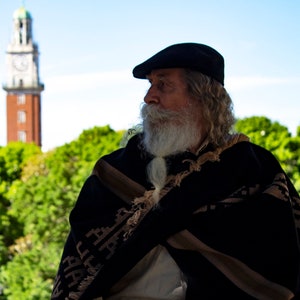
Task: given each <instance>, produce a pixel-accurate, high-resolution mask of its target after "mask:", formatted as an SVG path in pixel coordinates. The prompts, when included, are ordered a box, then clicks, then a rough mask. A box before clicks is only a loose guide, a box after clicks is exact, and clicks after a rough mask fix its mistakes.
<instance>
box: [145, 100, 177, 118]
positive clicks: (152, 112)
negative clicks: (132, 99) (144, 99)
mask: <svg viewBox="0 0 300 300" xmlns="http://www.w3.org/2000/svg"><path fill="white" fill-rule="evenodd" d="M141 117H142V119H143V120H144V121H150V122H162V121H170V120H174V119H177V118H180V117H182V112H178V111H173V110H169V109H164V108H161V107H159V106H158V105H156V104H144V105H143V107H142V109H141Z"/></svg>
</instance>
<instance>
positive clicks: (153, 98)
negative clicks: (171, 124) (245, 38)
mask: <svg viewBox="0 0 300 300" xmlns="http://www.w3.org/2000/svg"><path fill="white" fill-rule="evenodd" d="M183 74H184V70H183V69H180V68H174V69H158V70H153V71H152V72H151V73H150V74H149V75H148V76H147V78H148V80H149V82H150V84H151V86H150V88H149V90H148V92H147V94H146V96H145V98H144V101H145V102H146V104H154V105H158V106H159V107H160V108H162V109H167V110H173V111H180V110H181V109H182V108H186V107H187V106H188V104H189V95H188V92H187V85H186V83H185V81H184V78H183Z"/></svg>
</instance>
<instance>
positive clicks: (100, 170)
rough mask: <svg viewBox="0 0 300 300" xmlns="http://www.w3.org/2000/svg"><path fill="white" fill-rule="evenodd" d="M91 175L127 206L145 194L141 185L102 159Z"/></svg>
mask: <svg viewBox="0 0 300 300" xmlns="http://www.w3.org/2000/svg"><path fill="white" fill-rule="evenodd" d="M92 174H94V175H96V176H97V177H98V178H99V179H100V181H101V183H102V184H103V185H105V186H106V187H107V188H109V189H110V190H111V191H112V192H113V193H114V194H115V195H117V196H118V197H120V198H121V199H122V200H124V201H125V202H127V203H128V204H131V202H132V200H133V199H134V198H136V197H140V196H142V195H143V194H144V192H145V188H144V187H143V186H142V185H140V184H138V183H137V182H135V181H133V180H131V179H130V178H129V177H127V176H126V175H124V174H123V173H122V172H120V171H119V170H117V169H116V168H114V167H113V166H111V165H110V164H109V163H108V162H106V161H105V160H103V159H100V160H98V162H97V163H96V165H95V168H94V170H93V172H92Z"/></svg>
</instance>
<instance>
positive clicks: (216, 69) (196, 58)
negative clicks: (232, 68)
mask: <svg viewBox="0 0 300 300" xmlns="http://www.w3.org/2000/svg"><path fill="white" fill-rule="evenodd" d="M166 68H188V69H191V70H195V71H199V72H201V73H203V74H205V75H207V76H209V77H212V78H214V79H215V80H217V81H218V82H220V83H221V84H222V85H224V59H223V56H222V55H221V54H220V53H218V52H217V51H216V50H215V49H213V48H211V47H209V46H207V45H203V44H197V43H181V44H175V45H172V46H169V47H167V48H165V49H163V50H161V51H160V52H158V53H157V54H155V55H153V56H152V57H150V58H149V59H147V60H146V61H145V62H143V63H141V64H140V65H138V66H136V67H135V68H134V69H133V71H132V72H133V76H134V77H136V78H141V79H145V78H146V76H147V75H148V74H150V73H151V71H152V70H156V69H166Z"/></svg>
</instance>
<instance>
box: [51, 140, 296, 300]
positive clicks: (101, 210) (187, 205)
mask: <svg viewBox="0 0 300 300" xmlns="http://www.w3.org/2000/svg"><path fill="white" fill-rule="evenodd" d="M138 145H139V137H138V136H135V137H134V138H133V139H131V140H130V141H129V144H128V145H127V147H126V148H125V149H120V150H118V151H116V152H114V153H112V154H110V155H108V156H105V157H104V158H103V159H105V160H106V161H107V162H109V163H110V164H111V165H113V166H114V167H116V168H118V169H119V170H121V171H122V172H123V173H124V174H126V175H127V176H129V177H130V178H132V179H133V180H135V181H137V182H138V183H140V184H142V185H144V186H145V187H146V188H147V189H150V188H151V185H150V184H149V182H147V180H146V174H145V167H146V165H147V163H148V162H149V160H150V159H151V157H149V156H147V155H145V154H144V153H143V154H142V152H141V150H140V149H139V146H138ZM209 150H211V149H210V148H209V147H208V148H206V150H205V151H209ZM201 155H203V153H200V156H201ZM187 158H188V159H196V158H197V157H195V156H194V155H192V154H189V153H184V154H182V155H179V156H176V157H170V158H169V159H168V163H169V165H170V169H171V170H173V172H178V171H179V170H180V171H182V170H183V169H185V168H186V167H187V165H186V164H187V161H186V159H187ZM175 165H176V166H177V167H176V168H175V167H172V166H175ZM277 174H284V173H283V171H282V169H281V167H280V165H279V164H278V162H277V161H276V160H275V158H274V157H273V156H272V155H271V154H270V153H269V152H268V151H266V150H264V149H262V148H260V147H258V146H255V145H253V144H251V143H249V142H241V143H238V144H236V145H234V146H233V147H231V148H229V149H228V150H225V151H224V152H223V153H222V154H221V155H220V160H219V161H215V162H207V163H205V164H204V165H203V166H202V168H201V170H200V171H199V172H194V173H192V174H190V175H189V176H188V177H187V178H185V179H184V180H183V181H182V182H181V184H180V186H178V187H175V188H173V189H172V190H171V191H170V192H169V193H168V194H167V195H166V196H165V197H163V198H162V199H161V201H160V203H159V205H158V206H157V207H155V208H153V209H152V210H151V211H150V212H149V213H148V214H147V215H146V216H145V217H144V219H143V220H142V221H141V223H140V224H139V225H138V226H137V228H136V229H135V231H134V232H133V234H132V235H131V236H130V237H129V238H128V239H127V240H125V241H124V240H123V239H122V238H121V235H120V238H119V239H117V240H116V241H114V243H111V244H110V243H109V241H110V238H111V236H112V235H113V234H114V233H116V232H118V230H119V229H120V228H122V225H124V223H125V222H126V220H127V219H128V216H130V214H128V216H127V215H126V211H129V209H130V208H129V207H126V204H125V203H124V202H123V201H122V200H120V199H118V198H117V197H116V196H115V195H114V194H113V193H111V192H110V191H109V190H108V189H107V188H105V187H104V186H101V184H100V182H99V180H98V178H97V177H96V176H91V177H89V178H88V179H87V181H86V182H85V184H84V186H83V188H82V191H81V193H80V195H79V197H78V201H77V203H76V205H75V207H74V209H73V211H72V213H71V215H70V223H71V232H70V236H69V238H68V240H67V242H66V245H65V249H64V253H63V256H62V259H61V264H60V268H59V271H58V275H57V280H56V284H55V286H54V289H53V294H52V299H55V300H57V299H93V298H96V297H99V296H103V295H106V294H107V293H109V289H110V288H111V287H112V286H113V285H114V283H116V282H117V281H118V280H119V279H121V278H122V277H123V276H124V275H125V274H126V273H127V272H128V271H129V270H130V269H131V268H132V267H133V266H134V265H135V264H136V263H137V262H138V261H139V260H140V259H141V258H142V257H143V256H144V255H145V254H147V253H148V252H149V251H150V250H151V249H152V248H153V247H155V246H156V245H158V244H163V245H165V246H166V247H167V248H168V250H169V252H170V254H171V255H172V256H173V258H174V259H175V261H176V262H177V264H178V265H179V267H180V268H181V269H182V271H183V272H184V274H185V275H186V277H187V279H188V288H187V295H186V299H187V300H198V299H200V298H201V299H223V298H231V299H241V300H243V299H245V300H247V299H252V298H251V297H250V296H249V295H246V294H245V293H244V292H243V291H241V290H240V289H238V288H237V287H236V286H235V285H234V284H233V283H231V282H230V281H229V280H228V279H227V278H226V277H225V276H224V275H223V274H222V273H220V271H218V270H217V269H216V268H215V267H214V266H213V265H211V264H210V263H209V262H208V261H206V259H204V258H203V257H202V256H201V255H200V254H197V253H194V252H191V251H186V250H178V249H175V248H173V247H171V246H170V245H168V244H167V243H166V240H167V238H168V237H170V236H171V235H172V234H174V233H176V232H179V231H181V230H183V229H188V230H189V231H191V232H192V233H193V234H194V235H195V236H197V237H198V238H199V239H201V240H203V241H204V242H205V243H207V244H208V245H209V246H211V247H213V248H215V249H217V250H218V251H221V252H224V253H227V254H229V255H232V256H234V257H236V258H238V259H240V260H241V261H243V262H244V263H246V264H247V265H248V266H249V267H251V268H252V269H254V270H255V271H257V272H259V273H260V274H262V275H263V276H265V277H266V278H267V279H269V280H271V281H274V282H276V283H278V284H281V285H283V286H285V287H287V288H289V289H291V290H292V291H294V292H295V290H296V285H297V278H298V268H299V247H298V237H297V232H296V228H295V223H294V215H293V211H292V203H291V202H290V201H283V200H282V199H279V198H278V197H275V196H272V195H270V194H268V193H266V194H262V193H256V194H255V196H251V193H250V192H249V191H250V190H251V189H252V188H253V187H256V188H257V187H258V188H259V189H261V190H265V189H266V188H267V187H268V186H269V185H271V184H272V182H273V181H274V178H275V177H276V175H277ZM283 179H286V180H287V185H288V188H289V192H290V194H291V196H292V197H295V198H299V197H298V195H297V193H296V191H295V190H294V187H293V186H292V185H291V183H290V182H289V181H288V179H287V178H286V176H285V175H283ZM282 185H284V183H283V184H282ZM279 186H280V185H279ZM241 187H242V188H241ZM237 191H238V192H237ZM283 192H284V191H283ZM248 195H249V196H248ZM258 195H259V196H258ZM229 196H231V197H243V199H244V201H242V202H240V203H237V204H234V205H232V206H229V207H228V206H226V205H224V204H223V202H222V201H223V200H224V199H226V198H228V197H229ZM124 206H125V208H126V209H123V210H122V208H124ZM199 207H202V208H205V210H204V211H202V212H200V213H196V214H193V213H194V212H195V211H196V210H197V209H198V208H199ZM117 212H119V215H118V218H117V217H116V215H117ZM120 212H121V213H120ZM114 224H118V226H117V227H113V226H114ZM91 229H93V230H94V229H95V230H94V231H93V232H96V231H97V233H96V234H94V235H93V239H91V238H90V237H88V236H89V235H90V233H91ZM104 235H106V236H105V238H104V237H103V236H104ZM96 237H99V239H101V243H98V244H97V239H96ZM104 244H105V247H104ZM95 270H96V271H95ZM72 292H74V294H72Z"/></svg>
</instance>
